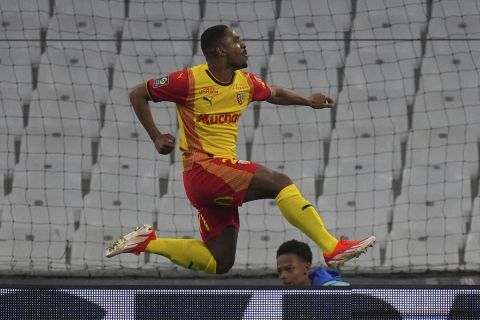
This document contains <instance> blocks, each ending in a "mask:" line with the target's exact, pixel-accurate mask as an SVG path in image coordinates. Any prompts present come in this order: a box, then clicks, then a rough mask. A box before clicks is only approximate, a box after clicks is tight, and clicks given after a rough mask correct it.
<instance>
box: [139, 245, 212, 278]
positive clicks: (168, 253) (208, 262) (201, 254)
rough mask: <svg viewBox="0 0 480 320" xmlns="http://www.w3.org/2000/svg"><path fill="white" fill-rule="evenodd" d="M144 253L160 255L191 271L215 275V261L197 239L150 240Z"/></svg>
mask: <svg viewBox="0 0 480 320" xmlns="http://www.w3.org/2000/svg"><path fill="white" fill-rule="evenodd" d="M145 252H150V253H155V254H159V255H162V256H164V257H166V258H168V259H170V261H172V262H173V263H175V264H178V265H180V266H182V267H185V268H187V269H192V270H199V271H205V272H207V273H216V271H217V261H216V260H215V258H214V257H213V255H212V253H211V252H210V250H209V249H208V248H207V246H206V245H205V244H204V243H203V242H202V241H200V240H197V239H156V240H151V241H150V242H149V243H148V245H147V247H146V248H145Z"/></svg>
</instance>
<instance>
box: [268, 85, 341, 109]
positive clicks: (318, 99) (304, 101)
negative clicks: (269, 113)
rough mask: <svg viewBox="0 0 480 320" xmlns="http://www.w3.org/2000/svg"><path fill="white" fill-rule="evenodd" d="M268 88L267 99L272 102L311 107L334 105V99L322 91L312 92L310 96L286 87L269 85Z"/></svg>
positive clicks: (329, 106) (320, 107)
mask: <svg viewBox="0 0 480 320" xmlns="http://www.w3.org/2000/svg"><path fill="white" fill-rule="evenodd" d="M270 90H271V92H272V93H271V95H270V98H268V99H267V101H268V102H270V103H273V104H280V105H302V106H310V107H312V108H313V109H323V108H333V107H335V101H333V99H332V98H330V97H328V96H327V95H324V94H322V93H314V94H312V95H311V96H308V97H304V96H302V95H299V94H298V93H296V92H295V91H293V90H290V89H286V88H281V87H274V86H272V87H270Z"/></svg>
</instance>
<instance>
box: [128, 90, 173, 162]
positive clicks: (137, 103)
mask: <svg viewBox="0 0 480 320" xmlns="http://www.w3.org/2000/svg"><path fill="white" fill-rule="evenodd" d="M129 97H130V103H131V104H132V106H133V109H134V110H135V114H136V115H137V118H138V120H140V122H141V123H142V125H143V127H144V128H145V130H147V133H148V135H149V136H150V138H151V139H152V141H153V143H154V144H155V148H156V149H157V151H158V153H160V154H169V153H170V152H172V150H173V149H174V148H175V137H174V136H172V135H171V134H169V133H167V134H162V133H161V132H160V130H158V128H157V126H156V125H155V122H154V121H153V117H152V112H151V111H150V105H149V104H148V101H149V100H150V96H149V95H148V92H147V88H146V87H145V84H144V83H142V84H139V85H137V86H136V87H135V88H133V89H132V91H130V95H129Z"/></svg>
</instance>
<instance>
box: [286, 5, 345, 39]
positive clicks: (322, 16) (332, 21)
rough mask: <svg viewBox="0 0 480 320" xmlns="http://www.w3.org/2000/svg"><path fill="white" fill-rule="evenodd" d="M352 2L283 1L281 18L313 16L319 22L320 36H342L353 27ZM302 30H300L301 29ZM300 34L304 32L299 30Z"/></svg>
mask: <svg viewBox="0 0 480 320" xmlns="http://www.w3.org/2000/svg"><path fill="white" fill-rule="evenodd" d="M351 5H352V3H351V2H350V1H348V0H340V1H338V0H327V1H315V0H301V1H294V0H286V1H282V7H281V10H280V17H281V18H299V17H309V18H311V19H312V18H313V17H315V18H314V19H312V20H316V21H317V22H318V23H319V26H318V27H319V29H318V30H319V31H320V34H319V35H320V37H321V38H325V36H326V37H328V38H330V37H332V34H334V35H335V38H342V37H343V32H344V31H347V30H349V29H350V28H351V24H352V21H351V14H352V8H351ZM299 31H300V30H299ZM299 34H302V33H301V32H299Z"/></svg>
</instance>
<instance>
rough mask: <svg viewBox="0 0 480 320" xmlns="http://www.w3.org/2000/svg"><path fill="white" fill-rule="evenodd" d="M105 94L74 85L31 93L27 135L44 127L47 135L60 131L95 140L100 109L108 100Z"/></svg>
mask: <svg viewBox="0 0 480 320" xmlns="http://www.w3.org/2000/svg"><path fill="white" fill-rule="evenodd" d="M106 94H107V91H106V88H103V89H99V88H94V87H82V86H76V85H71V84H68V85H61V84H57V85H55V86H48V85H45V86H40V87H39V88H38V89H37V90H35V91H34V92H33V94H32V100H31V102H30V109H29V123H28V126H27V132H28V133H31V134H35V133H36V132H35V131H32V130H33V127H34V126H42V124H43V126H44V127H45V133H52V132H55V131H58V132H63V133H64V134H65V135H73V136H80V135H82V134H83V135H85V136H87V137H96V136H98V133H99V129H100V121H99V114H100V110H99V107H100V104H101V103H102V102H104V101H105V100H106ZM49 127H52V128H49ZM42 132H43V131H40V133H42Z"/></svg>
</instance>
